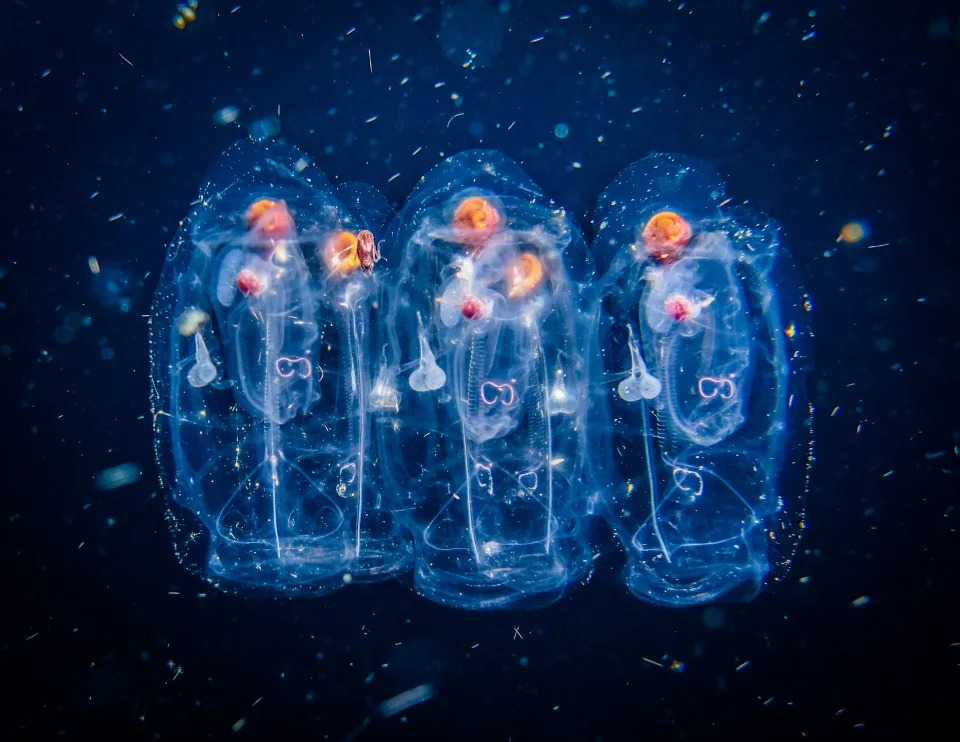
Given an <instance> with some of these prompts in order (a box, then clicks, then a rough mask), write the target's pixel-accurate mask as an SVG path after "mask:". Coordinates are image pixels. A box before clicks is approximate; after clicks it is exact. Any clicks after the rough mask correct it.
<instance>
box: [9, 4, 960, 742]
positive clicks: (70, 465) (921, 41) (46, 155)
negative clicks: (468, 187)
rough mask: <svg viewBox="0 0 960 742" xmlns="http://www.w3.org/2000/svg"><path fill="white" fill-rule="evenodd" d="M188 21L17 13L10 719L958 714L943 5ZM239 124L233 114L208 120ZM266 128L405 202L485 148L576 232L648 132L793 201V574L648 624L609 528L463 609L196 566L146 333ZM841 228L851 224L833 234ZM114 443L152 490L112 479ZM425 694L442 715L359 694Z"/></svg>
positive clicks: (729, 734) (218, 731) (783, 201)
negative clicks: (158, 299) (454, 158)
mask: <svg viewBox="0 0 960 742" xmlns="http://www.w3.org/2000/svg"><path fill="white" fill-rule="evenodd" d="M175 5H176V4H175V3H174V2H167V1H166V0H162V1H161V0H153V1H151V2H146V1H140V2H132V1H131V2H119V1H116V2H76V3H53V2H47V3H44V2H37V1H35V0H13V1H12V2H9V3H6V4H5V5H4V22H3V24H2V25H3V29H2V31H0V112H2V118H0V121H2V127H3V130H2V137H0V141H2V160H0V173H2V180H0V184H2V189H3V192H2V195H3V215H4V218H3V220H2V222H3V227H2V233H3V244H2V247H0V276H2V278H0V384H2V387H0V388H2V390H3V391H2V395H0V405H2V406H0V421H2V425H3V429H4V431H5V435H4V443H3V446H2V451H3V460H2V472H3V478H2V480H0V559H2V570H0V575H2V577H0V677H3V679H4V680H3V685H4V691H3V692H2V694H0V738H2V739H4V740H12V739H52V738H63V739H88V738H98V739H125V740H128V739H193V738H198V739H199V738H203V739H238V740H240V739H244V738H264V737H269V738H271V739H300V740H302V739H323V740H326V739H330V740H348V739H356V740H368V739H370V740H372V739H392V738H410V739H414V738H416V739H493V740H503V741H504V742H506V741H507V740H513V741H514V742H518V741H520V740H544V739H551V740H566V739H571V740H621V739H624V740H637V739H671V738H675V739H699V738H705V737H712V738H718V739H737V740H740V739H802V738H810V739H863V738H870V739H885V738H904V737H905V736H909V737H911V738H917V737H919V736H921V735H923V734H924V733H928V732H932V731H933V730H935V729H939V728H941V725H942V724H945V723H946V724H948V726H947V727H946V728H947V729H949V728H951V727H952V726H953V718H955V706H956V699H957V697H958V692H960V682H958V674H960V669H958V663H960V644H958V643H960V620H958V618H957V616H958V613H957V603H958V601H957V594H958V593H957V591H958V580H957V564H958V561H957V557H958V536H957V520H958V513H957V509H956V501H957V474H956V469H957V467H958V461H957V451H958V449H957V446H958V445H960V422H958V420H960V417H958V412H960V409H958V408H960V401H958V400H960V395H958V383H960V382H958V378H960V377H958V375H957V374H958V372H957V368H958V363H960V353H958V348H960V331H958V324H957V314H956V312H957V308H958V302H957V289H956V286H957V281H958V278H960V274H958V269H957V264H958V261H957V259H956V257H955V253H956V251H957V249H958V247H960V246H958V241H957V229H956V226H955V225H954V224H953V222H954V221H955V220H956V219H957V218H958V214H957V209H956V204H957V202H958V189H957V185H956V182H957V181H956V179H957V172H958V166H960V157H958V148H957V146H956V138H957V133H958V131H960V106H958V105H957V101H956V92H957V89H958V76H957V73H958V69H960V63H958V62H960V9H958V5H957V3H955V2H946V1H943V2H934V1H918V2H913V3H902V2H868V1H866V0H864V1H862V2H856V1H854V0H851V1H850V2H812V1H811V2H806V3H798V2H792V1H780V0H777V1H776V2H774V1H773V0H770V1H769V2H766V3H764V2H756V1H754V0H740V1H739V2H726V1H725V0H715V1H714V0H709V1H708V0H688V1H686V2H677V1H676V0H674V1H673V2H670V1H668V0H647V2H645V3H643V2H626V1H625V0H620V1H618V2H610V1H609V0H591V1H586V0H585V1H583V2H569V3H567V2H562V1H558V0H553V1H550V2H548V1H543V2H533V1H529V2H524V1H523V0H509V1H506V0H505V1H504V2H501V3H496V2H485V1H484V0H455V1H454V2H450V3H431V2H405V1H403V0H395V1H394V2H387V1H383V2H379V1H376V0H372V1H370V2H342V3H327V2H316V3H310V2H285V1H282V0H278V1H275V2H264V1H256V0H233V1H232V2H215V1H213V0H201V3H200V7H199V9H198V12H197V20H196V22H194V23H191V24H190V25H188V26H187V27H186V28H185V29H183V30H177V29H175V28H174V27H173V25H172V23H171V18H172V15H173V13H174V10H175ZM629 5H632V6H635V7H624V6H629ZM445 18H446V19H447V20H446V21H445ZM468 47H469V48H470V49H471V50H473V51H474V52H475V53H476V54H477V58H476V60H475V61H474V63H473V64H471V65H469V66H468V67H466V68H465V67H464V66H463V62H464V61H465V60H466V59H467V57H466V52H465V50H466V49H467V48H468ZM371 66H372V72H371ZM405 78H406V79H407V81H406V82H405V83H403V82H402V81H403V80H404V79H405ZM226 107H235V108H236V110H237V115H238V117H237V119H236V121H235V122H233V123H227V124H223V123H221V122H218V121H217V120H216V119H215V115H216V114H217V112H218V111H222V110H223V109H224V108H226ZM460 114H462V115H460ZM265 120H266V123H267V125H269V126H274V127H276V126H279V127H280V128H279V131H280V135H281V136H282V137H284V138H286V139H287V140H288V141H290V142H292V143H293V144H295V145H297V146H298V147H300V148H301V149H303V150H304V151H306V152H308V153H310V154H311V155H312V156H313V157H315V158H316V161H317V166H318V167H320V168H321V169H323V170H324V171H325V172H326V173H327V174H328V175H329V176H331V177H336V178H345V179H351V180H362V181H367V182H370V183H373V184H375V185H377V186H378V187H379V188H381V189H382V190H383V191H384V192H385V193H386V195H387V196H388V197H389V198H390V199H391V201H393V202H394V204H396V205H399V204H401V203H402V201H403V199H404V198H405V196H406V194H407V193H409V191H410V189H411V188H412V187H413V186H414V184H415V183H416V182H417V180H418V179H419V177H420V176H421V175H422V174H423V173H425V172H426V171H427V170H428V169H429V168H430V167H431V166H432V165H433V164H435V163H436V162H438V161H440V160H441V159H443V157H444V156H446V155H449V154H452V153H455V152H458V151H460V150H463V149H469V148H473V147H478V146H482V147H485V148H492V149H499V150H502V151H503V152H505V153H506V154H508V155H510V156H511V157H513V158H515V159H517V160H518V161H520V162H521V163H522V165H523V167H524V169H525V170H526V171H527V172H528V173H529V174H530V175H531V177H532V178H533V179H534V180H535V181H536V182H537V183H538V184H539V185H540V186H541V187H542V188H543V189H544V191H545V192H546V193H548V194H550V195H551V196H553V197H554V198H556V199H557V200H558V201H559V202H561V203H562V204H563V205H564V206H565V207H566V208H567V209H568V210H569V211H570V212H571V213H572V214H574V215H576V217H577V218H578V219H579V220H580V223H581V224H582V226H583V229H584V231H585V232H586V234H587V235H588V236H590V235H592V234H593V230H592V226H591V224H590V222H589V218H590V213H591V211H592V207H593V202H594V199H595V198H596V196H597V194H599V192H600V191H601V190H602V188H603V187H604V186H605V185H606V184H607V183H608V182H609V181H610V179H611V178H612V177H613V176H614V175H615V174H616V173H617V172H618V171H619V170H620V169H622V168H623V167H624V166H625V165H627V164H628V163H630V162H632V161H633V160H635V159H637V158H639V157H642V156H644V155H646V154H648V153H649V152H651V151H668V152H669V151H674V152H682V153H686V154H689V155H694V156H697V157H700V158H703V159H705V160H708V161H709V162H711V163H713V164H714V165H715V166H716V167H717V169H718V170H719V171H720V172H721V173H722V174H723V175H724V176H725V177H726V179H727V184H728V191H729V192H730V194H732V195H735V196H736V197H738V198H740V199H750V200H751V201H752V203H753V205H754V206H755V207H756V208H759V209H761V210H763V211H765V212H767V213H769V214H772V215H774V216H775V217H776V218H777V219H779V220H780V221H781V222H782V224H783V225H784V230H785V234H786V240H787V244H788V245H789V247H790V250H791V252H792V254H793V257H794V260H795V262H796V265H797V268H798V269H799V273H800V275H801V276H802V279H803V281H804V284H805V287H806V289H807V291H809V293H810V294H811V295H812V296H813V298H814V302H815V307H816V308H815V311H814V314H813V318H812V319H813V323H814V328H815V338H814V342H813V354H814V358H815V367H814V372H813V374H812V375H811V377H810V379H809V385H810V386H809V393H810V396H811V398H812V400H813V401H814V403H815V404H816V407H817V414H816V441H817V446H816V456H817V462H816V466H815V468H814V470H813V478H812V486H811V491H810V494H809V497H808V500H807V506H806V522H807V524H808V527H807V531H806V533H805V535H804V539H803V541H802V542H801V545H800V551H799V552H798V554H797V557H796V560H795V564H794V567H793V570H792V572H791V573H790V575H789V577H788V578H787V579H786V580H785V581H784V582H783V583H781V584H779V585H777V586H775V589H772V590H768V591H765V592H764V593H762V594H761V595H760V596H759V597H758V598H756V599H755V600H754V601H753V602H751V603H747V604H724V603H721V604H719V605H718V606H715V607H712V608H708V607H700V608H695V609H694V608H692V609H684V610H669V609H665V608H658V607H653V606H649V605H645V604H643V603H641V602H639V601H637V600H635V599H633V598H632V597H630V596H629V595H628V594H627V593H626V591H625V589H624V588H623V587H622V585H621V583H620V581H619V570H620V567H621V565H622V560H623V556H622V554H620V553H619V552H618V551H617V550H616V549H613V548H611V549H608V550H607V553H606V554H605V556H604V557H603V559H602V560H600V562H599V564H598V568H597V572H596V574H595V575H594V578H593V580H592V581H591V583H590V584H589V585H587V586H585V587H582V588H580V589H578V590H576V591H573V592H572V593H571V594H570V595H569V597H566V598H564V599H563V600H561V601H560V602H558V603H556V604H555V605H553V606H551V607H548V608H545V609H542V610H538V611H533V612H508V613H470V612H464V611H457V610H453V609H449V608H444V607H441V606H438V605H434V604H432V603H430V602H428V601H426V600H424V599H422V598H419V597H417V596H416V595H415V594H414V593H412V592H411V591H409V590H408V588H407V587H406V586H405V585H403V584H401V583H400V582H387V583H383V584H377V585H371V586H355V587H350V588H349V589H345V590H342V591H340V592H336V593H334V594H332V595H329V596H325V597H322V598H319V599H316V600H300V601H286V600H263V599H259V600H252V599H250V600H245V599H242V598H238V597H236V596H230V595H225V594H221V593H219V592H217V591H216V590H214V589H213V588H211V587H210V586H209V585H207V584H206V583H204V582H202V581H201V580H200V579H198V578H197V577H195V576H193V575H191V574H190V573H189V572H187V571H185V570H184V569H183V568H182V567H181V566H180V565H179V564H178V563H177V561H176V559H175V558H174V554H173V550H172V548H171V545H170V536H169V534H168V531H167V528H166V526H165V523H164V497H163V493H162V492H161V491H160V488H159V483H158V479H157V474H156V468H155V465H154V462H153V452H152V430H151V417H150V409H149V402H148V390H149V383H150V382H149V364H148V358H147V319H146V318H147V316H148V315H149V311H150V301H151V296H152V292H153V289H154V287H155V282H156V279H157V276H158V274H159V271H160V267H161V265H162V263H163V259H164V254H165V250H166V246H167V244H168V242H169V241H170V239H171V237H172V235H173V233H174V231H175V230H176V227H177V224H178V221H179V220H180V219H182V218H183V217H184V216H185V215H186V214H187V213H188V212H189V211H190V209H191V207H190V204H191V202H192V201H193V200H194V199H195V198H196V195H197V190H198V187H199V184H200V183H201V180H202V178H203V174H204V172H205V170H206V169H207V167H208V166H209V165H210V163H211V162H213V161H214V159H215V158H216V157H217V155H218V154H219V153H220V151H221V150H222V149H223V148H224V147H225V146H227V145H228V144H229V143H230V142H232V141H234V140H235V139H237V138H241V137H245V136H247V135H248V131H249V128H250V127H251V126H253V125H254V124H255V122H259V123H256V126H262V125H263V124H264V121H265ZM560 124H563V125H565V126H566V127H567V130H568V134H567V135H566V136H565V137H562V138H561V137H558V135H557V127H558V125H560ZM561 131H562V130H561ZM418 148H422V149H420V150H419V151H418V152H417V153H416V154H414V152H415V151H416V150H418ZM94 194H95V195H94ZM118 214H120V215H121V216H119V217H116V215H118ZM114 217H116V218H114ZM851 220H859V221H862V222H863V223H865V224H866V225H868V227H869V230H870V233H869V235H868V236H867V238H866V239H865V240H864V241H862V242H861V243H859V244H856V245H841V244H837V243H836V242H835V239H836V236H837V233H838V232H839V230H840V228H841V227H842V226H843V225H844V224H845V223H846V222H849V221H851ZM91 257H96V258H97V260H98V262H99V264H100V266H101V271H102V272H101V275H100V277H99V278H97V277H95V276H93V275H92V274H91V271H90V269H89V267H88V260H89V258H91ZM107 270H109V273H108V277H109V278H110V282H109V283H108V282H105V281H104V280H102V279H103V277H104V272H105V271H107ZM782 290H783V291H790V292H795V291H796V290H798V287H796V286H789V287H782ZM125 463H130V464H133V465H134V467H135V470H136V471H139V472H140V473H141V475H140V476H139V478H135V481H133V482H131V483H130V484H128V485H126V486H124V487H119V488H115V489H107V490H105V489H103V488H102V487H100V486H98V479H97V475H98V473H100V472H102V471H103V470H105V469H107V468H109V467H114V466H117V465H120V464H125ZM802 578H806V579H802ZM801 580H802V581H801ZM864 597H866V598H868V599H869V600H866V601H865V600H862V598H864ZM858 599H859V600H858ZM707 611H710V612H709V613H707ZM514 627H518V628H519V634H520V635H522V637H523V638H522V639H520V638H518V637H517V632H515V629H514ZM650 660H652V662H651V661H650ZM674 660H677V661H679V662H680V663H682V670H680V669H676V670H672V669H670V665H671V663H672V662H673V661H674ZM745 663H746V664H745ZM427 682H429V683H432V684H433V687H434V689H435V694H434V696H433V697H432V698H430V699H428V700H426V701H424V702H423V703H421V704H420V705H417V706H414V707H413V708H411V709H409V710H408V711H406V712H404V713H403V714H400V715H397V716H393V717H391V718H381V716H380V715H378V713H377V709H378V704H380V703H381V702H382V701H384V700H386V699H388V698H391V697H392V696H395V695H396V694H397V693H400V692H402V691H404V690H407V689H409V688H412V687H414V686H417V685H419V684H421V683H427Z"/></svg>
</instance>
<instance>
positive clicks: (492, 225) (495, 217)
mask: <svg viewBox="0 0 960 742" xmlns="http://www.w3.org/2000/svg"><path fill="white" fill-rule="evenodd" d="M499 226H500V212H498V211H497V208H496V207H495V206H494V205H493V204H492V203H490V202H489V201H487V199H485V198H483V197H482V196H470V197H469V198H465V199H463V201H461V202H460V203H459V204H458V205H457V209H456V211H454V212H453V233H454V235H455V236H456V238H457V240H458V241H459V242H462V243H463V245H464V247H466V248H467V249H468V250H479V249H480V248H481V247H483V246H484V244H485V243H486V242H487V240H489V239H490V236H491V235H492V234H493V233H494V232H496V231H497V228H498V227H499Z"/></svg>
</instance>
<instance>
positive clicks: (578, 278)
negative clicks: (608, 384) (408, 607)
mask: <svg viewBox="0 0 960 742" xmlns="http://www.w3.org/2000/svg"><path fill="white" fill-rule="evenodd" d="M387 245H388V248H385V249H389V250H390V253H389V257H388V262H389V264H390V267H391V275H392V277H393V280H392V282H391V288H390V291H389V292H388V294H387V295H386V297H385V302H384V311H385V313H386V317H385V318H384V320H383V324H382V329H383V331H384V333H383V335H382V341H381V342H382V345H383V348H384V355H383V359H382V362H381V364H380V367H379V370H378V372H377V379H378V383H375V387H377V388H379V389H380V390H389V392H390V393H384V394H381V395H380V396H379V397H378V401H379V403H380V404H379V411H378V413H377V416H376V426H377V428H378V441H379V444H380V450H379V453H380V457H381V466H382V467H383V470H384V476H385V480H386V483H387V484H388V492H389V495H390V498H391V502H392V503H393V507H394V508H395V510H396V511H397V513H398V514H399V516H400V517H401V518H402V519H403V520H404V522H405V523H406V525H407V526H408V527H409V528H410V529H411V530H412V531H413V533H414V535H415V537H416V541H417V557H416V569H415V582H416V587H417V589H418V590H419V591H420V592H421V593H423V594H425V595H427V596H428V597H430V598H431V599H433V600H437V601H439V602H442V603H447V604H452V605H457V606H461V607H467V608H490V607H503V606H513V605H517V604H525V605H530V604H536V603H545V602H549V601H551V600H554V599H556V598H557V597H559V596H560V595H561V594H562V593H563V591H564V589H565V588H566V586H567V585H569V584H570V583H572V582H575V581H577V580H579V579H581V578H582V577H583V575H584V574H585V573H586V571H587V565H588V563H589V562H588V560H587V557H586V555H587V549H586V546H585V541H584V537H583V534H582V530H581V524H580V520H579V518H578V517H577V512H579V511H580V510H581V509H582V508H579V507H578V505H577V502H578V500H579V498H581V497H583V496H585V494H586V493H585V491H584V489H583V486H582V481H581V480H582V477H581V474H582V455H583V447H584V435H585V428H584V425H583V421H584V417H585V414H586V405H587V396H588V395H587V394H586V383H587V379H586V376H585V364H584V357H583V353H582V351H581V347H582V334H583V327H582V325H581V321H580V320H581V315H580V313H579V311H578V309H577V303H578V301H579V296H580V285H581V283H580V282H583V281H587V280H589V279H590V278H591V277H592V271H591V266H590V260H589V258H588V255H587V252H586V250H585V248H584V244H583V240H582V238H581V236H580V233H579V231H578V230H577V228H576V227H575V225H574V224H573V222H572V221H571V220H570V218H569V217H568V216H567V214H566V213H565V212H563V211H562V210H561V209H559V208H557V207H556V206H554V205H553V204H552V203H551V202H549V201H548V200H547V199H546V198H545V197H544V196H543V195H542V193H541V192H540V189H539V188H537V186H536V185H535V184H534V183H533V182H532V181H531V180H530V179H529V178H528V177H527V175H526V174H525V173H524V172H523V171H521V170H520V168H519V167H518V166H517V165H516V164H515V163H514V162H513V161H511V160H510V159H508V158H507V157H505V156H504V155H502V154H500V153H497V152H486V151H473V152H463V153H461V154H459V155H456V156H454V157H451V158H449V159H447V160H445V161H444V162H442V163H440V164H439V165H438V166H436V167H435V168H434V169H433V170H431V171H430V172H429V173H427V175H426V176H424V178H423V179H422V180H421V181H420V184H419V186H418V187H417V188H416V189H415V190H414V192H413V194H412V195H411V197H410V199H409V201H408V202H407V204H406V205H405V206H404V208H403V209H402V210H401V212H400V214H399V215H398V217H397V219H396V220H395V222H394V226H393V227H392V228H391V229H390V230H389V233H388V239H387Z"/></svg>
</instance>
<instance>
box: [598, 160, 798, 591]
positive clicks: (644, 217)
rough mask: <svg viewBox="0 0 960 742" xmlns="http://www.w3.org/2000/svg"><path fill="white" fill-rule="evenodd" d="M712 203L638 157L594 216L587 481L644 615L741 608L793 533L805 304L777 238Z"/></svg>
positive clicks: (701, 174) (698, 183) (690, 166)
mask: <svg viewBox="0 0 960 742" xmlns="http://www.w3.org/2000/svg"><path fill="white" fill-rule="evenodd" d="M725 203H726V202H725V200H724V196H723V183H722V181H721V180H720V178H719V177H718V176H717V174H716V173H715V172H714V170H713V169H712V168H711V167H710V166H709V165H707V164H706V163H703V162H700V161H697V160H694V159H691V158H686V157H682V156H677V155H653V156H650V157H648V158H645V159H643V160H640V161H638V162H636V163H634V164H633V165H631V166H630V167H628V168H627V169H626V170H624V171H623V172H622V173H621V174H620V175H619V176H618V177H617V178H616V179H615V180H614V182H613V183H612V184H611V185H610V186H609V187H608V188H607V189H606V190H605V191H604V193H603V194H602V195H601V197H600V199H599V202H598V206H597V211H596V216H595V224H596V225H597V229H598V232H597V236H596V240H595V242H594V254H595V255H596V256H597V260H598V263H600V264H601V266H602V269H603V270H605V275H604V277H603V278H602V279H601V280H600V281H599V283H598V284H597V286H596V287H595V296H594V298H593V311H592V312H591V314H592V317H593V320H592V322H593V329H592V331H591V332H590V333H589V334H588V337H589V338H590V339H591V341H592V342H593V343H594V344H593V345H592V346H591V349H590V353H591V357H592V358H593V359H594V361H595V363H596V367H597V372H596V375H595V378H597V379H599V380H601V381H599V382H598V383H596V384H594V385H593V387H592V391H593V395H592V396H593V403H592V404H591V407H590V415H589V418H588V427H589V431H590V434H589V443H590V445H589V461H590V462H591V464H592V468H591V472H592V477H591V479H592V481H593V482H595V483H596V486H597V487H598V489H599V490H600V491H601V492H602V493H603V496H602V498H601V502H602V504H603V510H604V512H605V513H606V515H607V517H608V519H609V520H610V523H611V525H612V527H613V529H614V531H615V533H616V534H617V535H618V536H619V538H620V540H621V541H622V543H623V545H624V548H625V550H626V552H627V566H626V570H625V580H626V582H627V585H628V587H629V588H630V590H631V591H632V592H633V593H634V594H636V595H637V596H639V597H641V598H643V599H646V600H649V601H652V602H655V603H666V604H671V605H683V604H691V603H700V602H704V601H707V600H712V599H714V598H718V597H720V596H727V597H738V598H749V597H752V596H753V595H754V594H755V593H756V591H757V590H758V589H759V587H760V585H761V583H762V581H763V579H764V576H765V575H766V574H767V573H768V570H769V569H770V567H771V565H772V564H773V565H774V566H777V567H783V566H785V565H786V563H788V562H789V559H790V557H791V556H792V554H793V551H794V549H795V546H796V542H797V539H798V537H799V532H800V529H801V528H802V514H801V513H802V502H803V495H804V493H805V491H806V484H807V470H808V467H809V463H810V460H811V451H810V446H811V443H812V435H811V409H810V407H809V404H808V402H807V399H806V395H805V393H804V383H803V382H804V380H803V374H804V371H805V369H806V367H807V358H806V346H805V344H804V340H805V338H806V337H807V335H808V332H807V321H806V320H807V312H808V311H809V310H810V302H809V300H808V299H807V298H806V297H805V295H804V294H803V292H802V289H801V288H800V284H799V281H797V279H796V276H795V275H794V274H793V273H792V272H791V270H790V269H791V264H790V260H789V256H788V255H787V254H786V252H785V251H784V250H783V247H782V245H781V244H780V233H779V229H778V227H777V225H776V224H774V223H773V222H772V221H770V220H769V219H768V218H766V217H764V216H763V215H758V214H752V215H751V214H749V213H748V212H746V211H744V210H737V209H731V210H724V209H723V208H722V205H723V204H725Z"/></svg>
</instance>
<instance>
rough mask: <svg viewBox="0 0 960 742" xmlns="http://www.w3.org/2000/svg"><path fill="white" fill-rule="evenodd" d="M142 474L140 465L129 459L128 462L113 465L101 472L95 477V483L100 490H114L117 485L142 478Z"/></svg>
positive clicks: (123, 484)
mask: <svg viewBox="0 0 960 742" xmlns="http://www.w3.org/2000/svg"><path fill="white" fill-rule="evenodd" d="M141 474H142V472H141V471H140V467H139V466H137V465H136V464H134V463H133V462H132V461H128V462H127V463H126V464H120V465H119V466H113V467H111V468H109V469H104V470H103V471H101V472H99V473H98V474H97V476H96V477H95V478H94V485H95V486H96V488H97V489H99V490H114V489H117V487H123V486H125V485H128V484H133V483H134V482H136V481H137V480H138V479H140V476H141Z"/></svg>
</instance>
